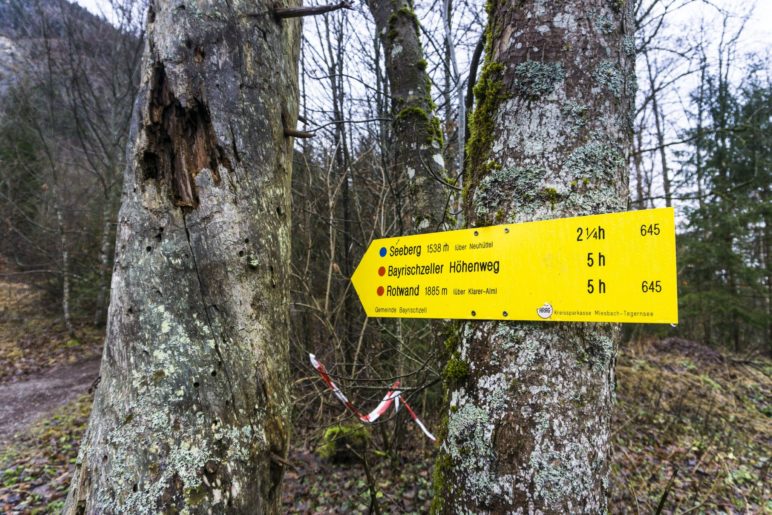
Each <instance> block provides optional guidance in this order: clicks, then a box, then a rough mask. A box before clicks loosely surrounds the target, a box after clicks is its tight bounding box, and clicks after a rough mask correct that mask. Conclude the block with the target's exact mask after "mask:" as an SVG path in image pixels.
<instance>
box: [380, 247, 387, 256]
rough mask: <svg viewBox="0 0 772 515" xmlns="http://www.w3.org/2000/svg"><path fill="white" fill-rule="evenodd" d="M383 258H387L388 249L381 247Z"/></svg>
mask: <svg viewBox="0 0 772 515" xmlns="http://www.w3.org/2000/svg"><path fill="white" fill-rule="evenodd" d="M381 257H386V247H381Z"/></svg>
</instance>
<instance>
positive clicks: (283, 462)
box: [271, 452, 299, 472]
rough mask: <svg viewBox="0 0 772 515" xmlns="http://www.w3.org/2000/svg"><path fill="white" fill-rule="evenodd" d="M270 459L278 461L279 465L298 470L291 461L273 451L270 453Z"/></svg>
mask: <svg viewBox="0 0 772 515" xmlns="http://www.w3.org/2000/svg"><path fill="white" fill-rule="evenodd" d="M271 460H272V461H275V462H276V463H279V464H281V465H284V466H285V467H289V468H291V469H292V470H294V471H296V472H299V470H298V468H297V467H296V466H295V465H293V464H292V463H291V462H289V461H287V460H285V459H284V458H282V457H281V456H279V455H278V454H276V453H273V452H272V453H271Z"/></svg>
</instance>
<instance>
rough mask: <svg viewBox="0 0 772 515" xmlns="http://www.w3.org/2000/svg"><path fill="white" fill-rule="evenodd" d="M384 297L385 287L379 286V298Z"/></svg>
mask: <svg viewBox="0 0 772 515" xmlns="http://www.w3.org/2000/svg"><path fill="white" fill-rule="evenodd" d="M381 295H383V286H378V296H379V297H380V296H381Z"/></svg>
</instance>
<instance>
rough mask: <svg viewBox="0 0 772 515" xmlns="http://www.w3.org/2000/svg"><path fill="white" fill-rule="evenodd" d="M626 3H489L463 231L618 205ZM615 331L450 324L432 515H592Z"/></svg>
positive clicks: (622, 173) (603, 464)
mask: <svg viewBox="0 0 772 515" xmlns="http://www.w3.org/2000/svg"><path fill="white" fill-rule="evenodd" d="M633 4H634V2H616V1H613V2H612V1H608V0H573V1H569V2H540V1H535V0H525V1H515V0H502V1H498V2H491V3H489V6H490V7H489V8H490V12H489V26H488V28H487V38H488V39H487V52H486V54H487V55H486V64H485V67H484V70H483V73H482V77H481V79H480V81H479V83H478V85H477V87H476V93H477V97H478V98H477V109H476V111H475V113H474V114H473V116H472V124H471V138H470V141H469V147H468V152H467V155H468V157H469V159H470V165H471V166H470V168H469V170H470V177H468V178H467V183H466V186H467V191H466V204H467V206H466V207H467V220H469V224H470V225H477V226H483V225H490V224H494V223H498V222H524V221H529V220H542V219H550V218H557V217H566V216H575V215H586V214H593V213H606V212H612V211H620V210H624V209H626V207H627V204H628V202H627V195H628V192H627V186H628V185H627V175H628V172H627V161H628V157H629V144H630V135H631V121H632V120H631V115H632V102H633V93H634V88H635V86H634V80H635V78H634V69H633V57H634V56H633V54H634V41H633V39H632V34H631V30H632V27H633V23H632V21H633V20H632V14H631V13H632V11H631V9H632V6H633ZM536 308H537V306H534V309H536ZM618 333H619V331H618V326H614V325H610V324H535V323H528V324H526V323H520V324H515V323H503V322H502V323H499V322H473V323H468V324H466V326H465V327H464V328H463V329H462V330H461V331H460V333H459V336H458V338H457V340H455V341H450V342H448V343H449V347H450V348H451V350H452V352H453V355H452V357H451V359H450V362H449V364H448V366H447V368H446V371H445V378H446V380H447V382H448V388H449V402H450V409H449V411H448V422H447V428H446V431H445V435H444V442H443V445H442V452H441V454H440V456H439V458H438V462H437V465H436V466H437V469H436V474H435V478H436V484H435V487H436V498H435V504H434V509H435V511H438V512H443V513H462V512H463V513H466V512H473V513H479V512H494V513H505V512H506V513H509V512H511V513H515V512H521V513H531V512H533V513H538V512H544V513H576V512H589V513H603V512H604V511H605V509H606V496H607V493H608V466H609V422H610V412H611V397H612V390H613V383H614V379H613V370H614V367H613V364H614V356H615V351H616V342H617V335H618Z"/></svg>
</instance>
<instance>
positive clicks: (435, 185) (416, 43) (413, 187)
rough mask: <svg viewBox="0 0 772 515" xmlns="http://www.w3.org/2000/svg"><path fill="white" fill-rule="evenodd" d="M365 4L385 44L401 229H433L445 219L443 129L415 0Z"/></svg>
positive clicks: (394, 171)
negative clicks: (435, 110)
mask: <svg viewBox="0 0 772 515" xmlns="http://www.w3.org/2000/svg"><path fill="white" fill-rule="evenodd" d="M367 5H368V7H369V8H370V12H371V13H372V15H373V18H375V26H376V30H377V31H378V37H379V39H380V41H381V44H382V45H383V48H384V50H385V52H384V56H385V61H386V75H387V77H388V79H389V85H390V90H391V98H392V106H391V112H392V116H393V122H392V128H393V135H394V141H393V145H392V149H393V161H392V167H391V168H392V170H391V174H392V178H391V180H392V183H393V184H395V185H396V186H395V193H396V195H397V196H398V198H397V199H396V204H397V205H398V206H399V205H402V206H404V209H403V210H402V212H400V213H398V215H399V219H400V221H401V229H402V232H403V234H408V233H410V232H416V231H425V230H427V229H429V228H433V229H436V228H438V227H439V226H440V225H441V224H442V223H443V221H444V218H445V208H446V206H447V202H448V195H447V194H446V193H445V191H446V190H445V188H444V186H443V184H444V181H446V177H445V163H444V161H443V158H442V152H441V147H442V131H441V129H440V121H439V119H438V118H437V117H436V116H435V113H434V103H433V102H432V97H431V81H430V79H429V74H428V73H427V71H426V60H425V59H424V56H423V55H424V54H423V48H422V47H421V41H420V39H419V37H418V19H417V18H416V15H415V12H414V11H413V2H412V1H411V0H368V2H367Z"/></svg>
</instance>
